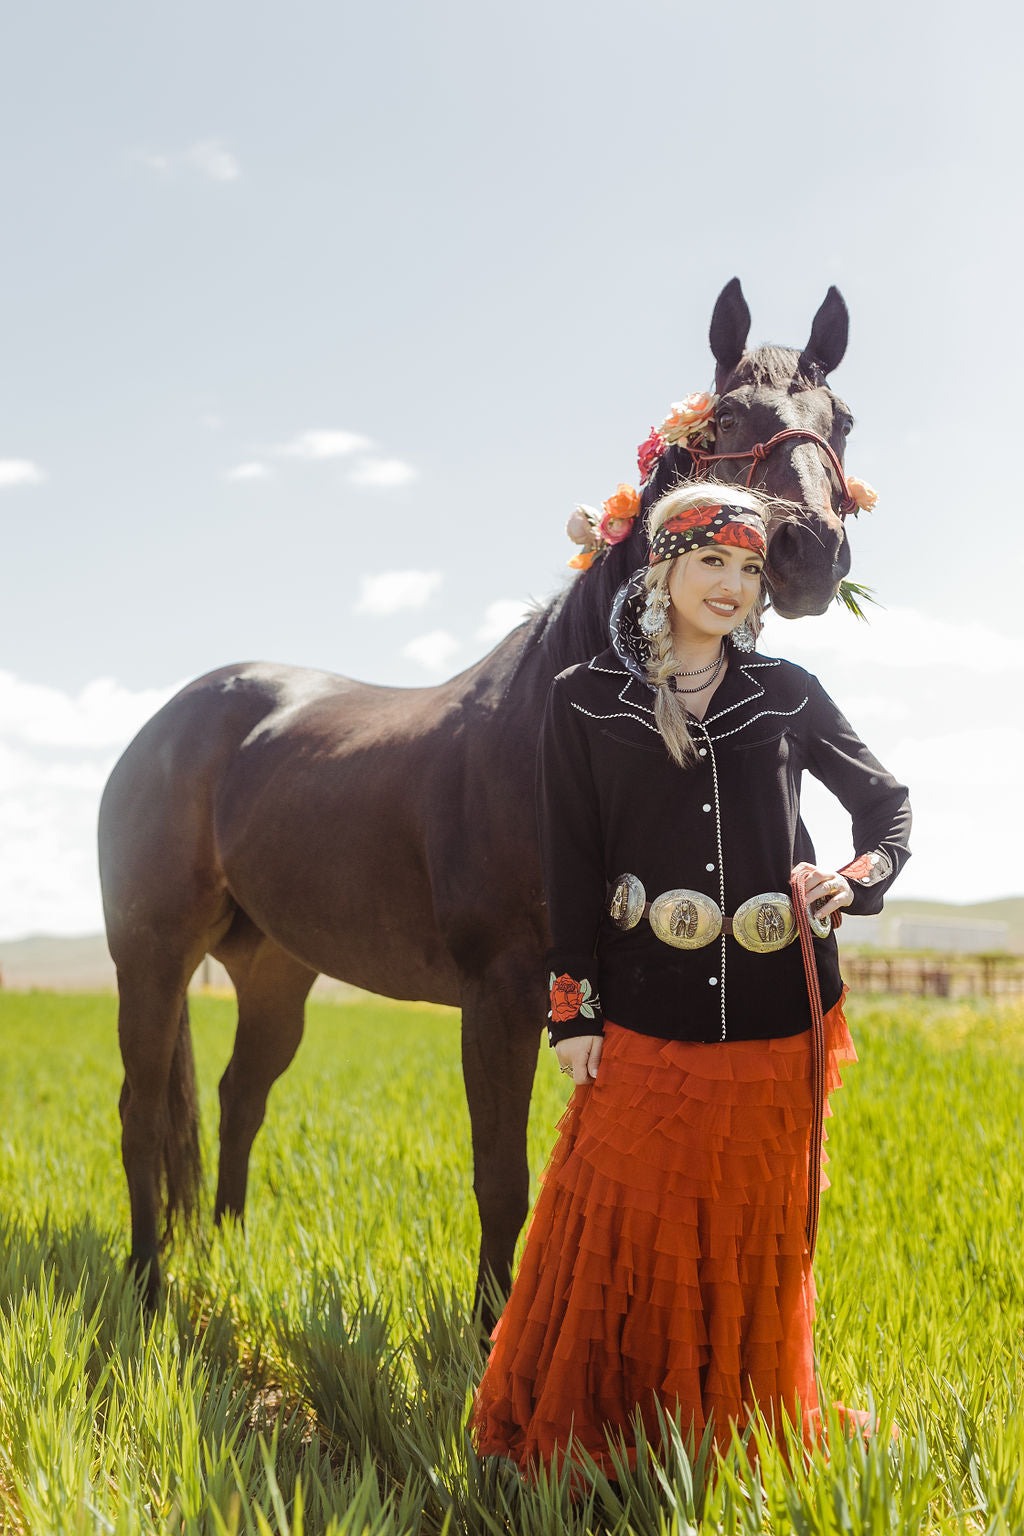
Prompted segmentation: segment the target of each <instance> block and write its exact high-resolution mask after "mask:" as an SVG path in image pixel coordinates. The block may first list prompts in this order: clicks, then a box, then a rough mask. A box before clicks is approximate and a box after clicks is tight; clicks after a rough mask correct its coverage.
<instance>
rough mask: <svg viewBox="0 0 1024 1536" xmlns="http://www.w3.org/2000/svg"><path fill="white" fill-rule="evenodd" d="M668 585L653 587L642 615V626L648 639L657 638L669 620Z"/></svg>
mask: <svg viewBox="0 0 1024 1536" xmlns="http://www.w3.org/2000/svg"><path fill="white" fill-rule="evenodd" d="M668 606H669V595H668V587H652V588H651V590H650V592H648V594H647V601H646V602H645V603H644V611H643V613H642V614H641V615H640V628H641V629H642V630H643V632H644V634H645V635H646V636H647V638H648V640H657V638H658V636H659V635H660V634H661V633H662V631H663V630H664V628H665V625H666V623H667V621H668Z"/></svg>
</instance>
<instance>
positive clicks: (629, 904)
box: [608, 874, 647, 933]
mask: <svg viewBox="0 0 1024 1536" xmlns="http://www.w3.org/2000/svg"><path fill="white" fill-rule="evenodd" d="M646 905H647V892H646V891H645V890H644V884H643V881H642V880H640V879H638V878H637V876H636V875H629V874H626V875H620V876H619V878H618V879H617V880H616V882H615V885H614V888H613V890H612V899H611V901H610V903H609V905H608V916H609V917H610V918H611V920H612V922H613V923H614V924H615V926H616V928H621V929H622V931H623V933H627V932H628V931H629V929H630V928H635V927H636V925H637V923H638V922H639V921H640V919H641V918H642V917H643V915H644V907H645V906H646Z"/></svg>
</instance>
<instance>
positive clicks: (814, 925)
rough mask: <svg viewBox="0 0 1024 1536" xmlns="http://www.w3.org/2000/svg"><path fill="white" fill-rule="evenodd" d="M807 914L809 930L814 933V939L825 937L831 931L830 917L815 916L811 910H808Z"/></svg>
mask: <svg viewBox="0 0 1024 1536" xmlns="http://www.w3.org/2000/svg"><path fill="white" fill-rule="evenodd" d="M808 916H809V917H810V919H811V932H812V933H813V934H814V937H815V938H816V939H827V938H828V936H829V934H830V933H831V932H832V919H831V918H830V917H815V915H814V913H813V912H809V913H808Z"/></svg>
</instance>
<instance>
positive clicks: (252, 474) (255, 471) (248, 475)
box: [224, 459, 270, 483]
mask: <svg viewBox="0 0 1024 1536" xmlns="http://www.w3.org/2000/svg"><path fill="white" fill-rule="evenodd" d="M269 474H270V470H269V468H268V466H267V465H266V464H261V463H260V461H259V460H258V459H249V460H248V461H247V462H246V463H244V464H236V465H235V467H234V468H233V469H227V470H225V471H224V479H225V480H229V481H231V482H232V483H236V482H238V481H243V480H266V479H267V477H268V475H269Z"/></svg>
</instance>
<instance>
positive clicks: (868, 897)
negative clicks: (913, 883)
mask: <svg viewBox="0 0 1024 1536" xmlns="http://www.w3.org/2000/svg"><path fill="white" fill-rule="evenodd" d="M837 874H840V875H845V877H846V879H847V880H848V881H849V882H850V888H851V890H852V891H853V901H852V902H851V903H850V905H849V906H848V907H847V908H846V911H847V912H849V914H850V916H851V917H857V916H862V915H865V914H868V915H870V913H872V912H880V911H881V909H882V902H881V895H880V893H879V892H873V891H872V889H871V887H872V886H875V885H881V884H882V883H883V881H884V882H885V883H886V884H888V883H889V881H890V880H891V879H892V877H893V874H894V869H893V862H892V859H891V858H890V857H889V855H888V854H887V853H886V852H885V850H884V849H882V848H876V849H874V850H873V851H872V852H871V853H862V854H860V855H859V856H858V857H857V858H855V859H853V860H852V861H851V862H850V863H849V864H844V865H843V867H842V869H840V870H837Z"/></svg>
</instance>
